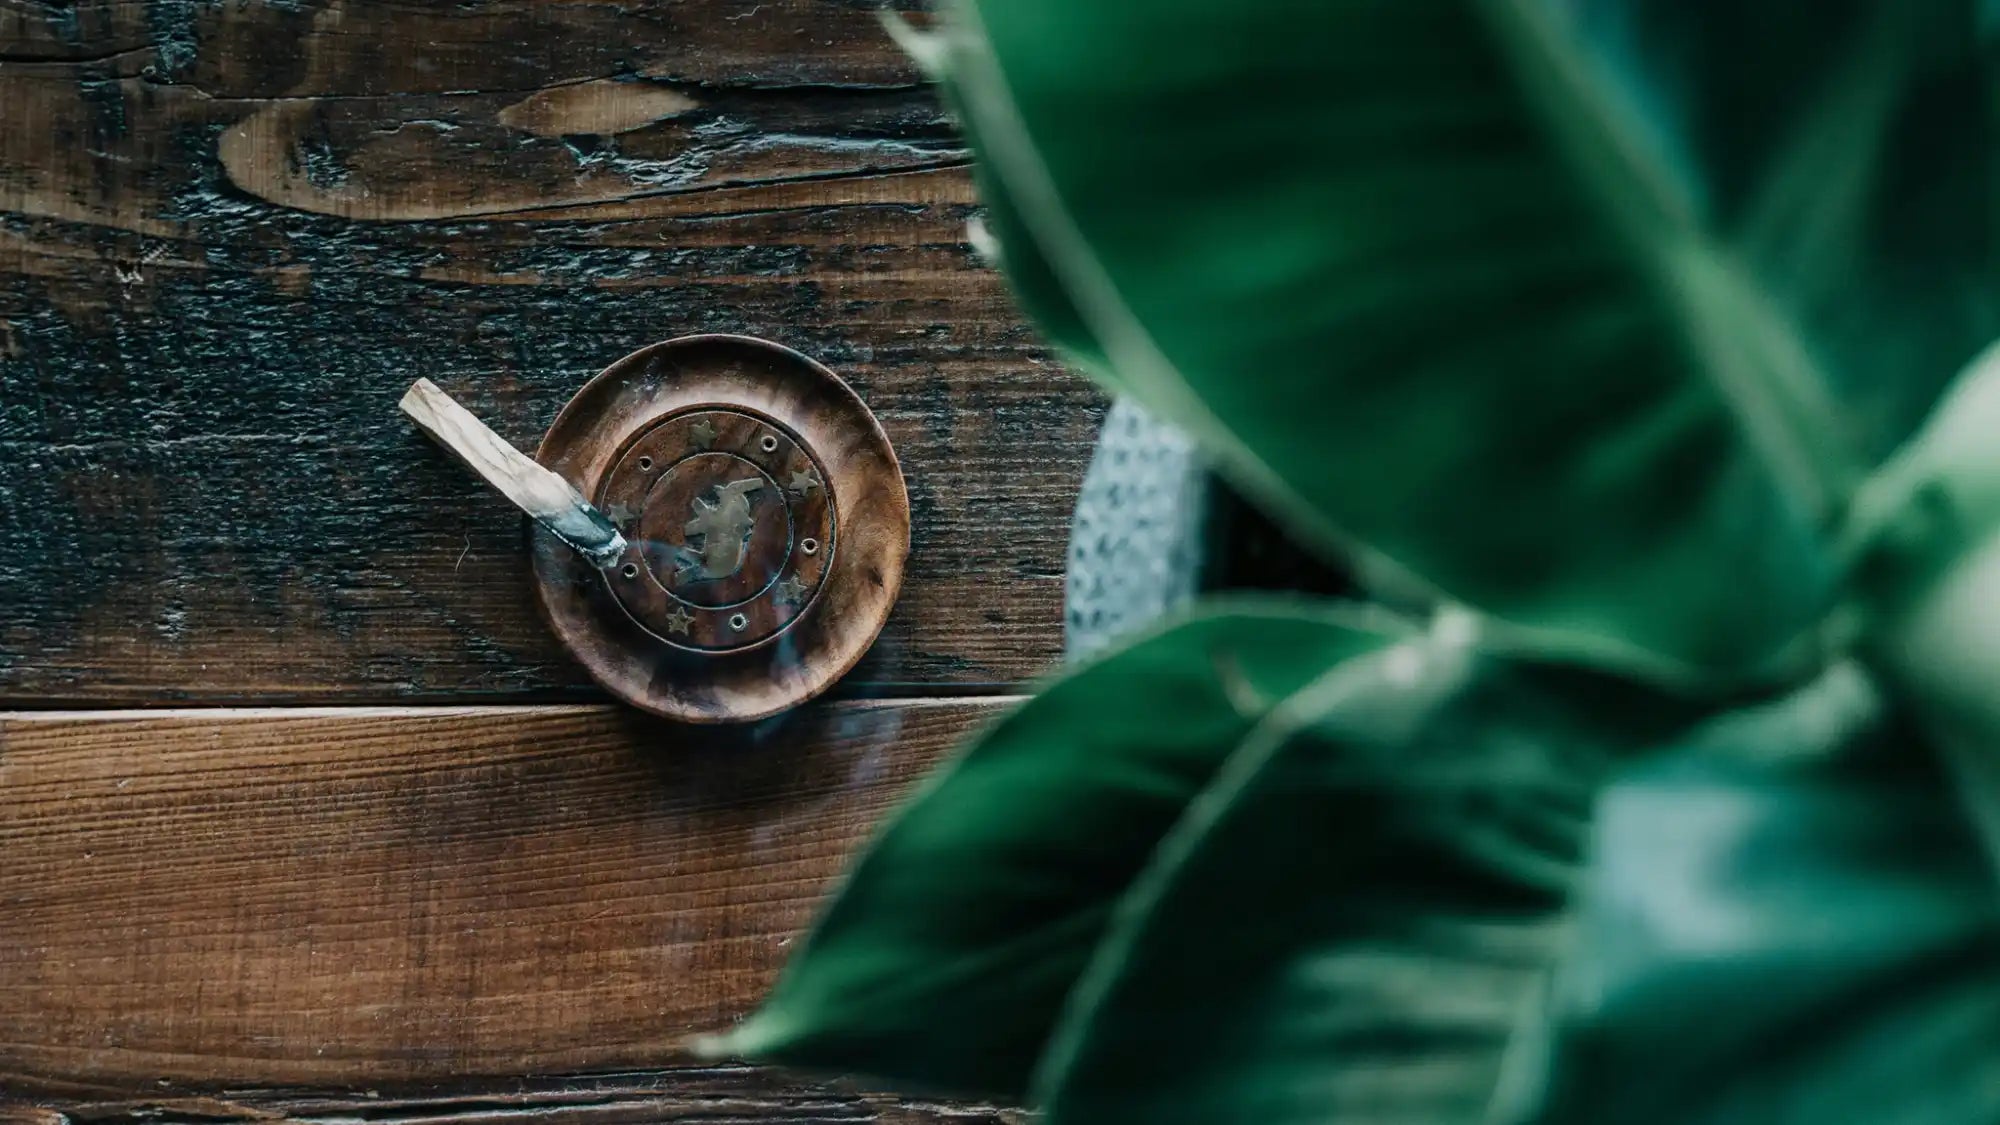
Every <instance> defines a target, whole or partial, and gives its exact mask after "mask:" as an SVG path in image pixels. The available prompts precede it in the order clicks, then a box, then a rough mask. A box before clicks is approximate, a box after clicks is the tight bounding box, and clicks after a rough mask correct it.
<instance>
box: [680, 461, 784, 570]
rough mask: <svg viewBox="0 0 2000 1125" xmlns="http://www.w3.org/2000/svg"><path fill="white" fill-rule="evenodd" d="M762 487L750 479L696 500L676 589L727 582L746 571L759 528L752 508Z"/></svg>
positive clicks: (761, 482)
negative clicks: (720, 580)
mask: <svg viewBox="0 0 2000 1125" xmlns="http://www.w3.org/2000/svg"><path fill="white" fill-rule="evenodd" d="M763 487H764V482H763V481H762V480H761V479H759V478H756V477H751V478H748V479H746V480H733V481H730V482H729V483H727V484H718V485H716V486H715V487H713V488H711V489H709V494H710V495H709V496H697V497H695V498H694V518H693V519H691V520H689V521H688V523H687V532H686V534H687V539H688V542H687V545H686V546H683V547H681V548H679V552H678V553H679V556H680V557H679V559H678V560H677V561H676V563H675V566H674V584H675V585H677V586H683V585H686V584H687V583H689V582H707V581H711V580H713V579H717V578H728V577H730V576H731V575H733V574H735V573H736V572H737V571H739V570H742V569H743V562H744V557H745V554H746V552H747V551H748V549H749V546H750V533H751V531H752V530H754V529H755V528H756V526H757V521H756V518H755V517H754V516H752V515H751V511H750V508H751V504H752V503H753V502H754V501H755V500H756V493H757V491H758V490H759V489H761V488H763ZM710 497H713V499H711V498H710ZM697 542H699V545H698V546H697V545H696V544H697Z"/></svg>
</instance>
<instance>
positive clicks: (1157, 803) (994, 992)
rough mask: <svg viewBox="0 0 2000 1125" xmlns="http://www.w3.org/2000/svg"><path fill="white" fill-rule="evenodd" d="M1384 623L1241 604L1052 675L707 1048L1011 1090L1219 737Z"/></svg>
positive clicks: (875, 851) (941, 787)
mask: <svg viewBox="0 0 2000 1125" xmlns="http://www.w3.org/2000/svg"><path fill="white" fill-rule="evenodd" d="M1399 631H1400V626H1399V625H1397V624H1396V623H1395V622H1394V621H1393V620H1392V619H1388V618H1386V617H1385V616H1384V615H1380V614H1375V613H1369V612H1366V611H1362V610H1358V609H1356V610H1347V609H1340V608H1327V609H1318V610H1309V609H1304V608H1300V607H1299V606H1298V605H1297V604H1296V603H1294V602H1289V601H1287V602H1284V603H1274V602H1270V601H1258V600H1243V601H1239V602H1236V603H1233V604H1224V605H1221V606H1218V607H1215V608H1210V609H1208V610H1205V611H1203V612H1201V613H1200V614H1198V615H1197V616H1195V617H1193V618H1191V619H1189V620H1186V621H1184V622H1182V623H1180V624H1178V625H1174V626H1171V627H1168V628H1166V629H1165V630H1163V631H1161V632H1159V633H1156V634H1154V635H1152V636H1149V637H1146V638H1144V639H1141V640H1138V641H1135V642H1133V643H1130V644H1129V645H1127V646H1126V647H1124V648H1123V649H1121V650H1119V651H1117V652H1115V653H1113V654H1112V655H1110V656H1107V657H1104V658H1101V659H1098V660H1096V661H1094V662H1092V663H1089V664H1087V665H1084V666H1082V667H1080V668H1078V669H1077V670H1075V671H1073V672H1072V673H1070V674H1069V675H1067V676H1065V677H1063V678H1062V679H1060V680H1058V681H1057V682H1055V683H1054V684H1052V685H1050V686H1049V687H1048V688H1047V689H1046V690H1045V691H1044V692H1043V693H1042V694H1041V695H1039V696H1038V697H1036V698H1035V699H1034V700H1032V701H1030V702H1028V703H1026V704H1025V705H1023V706H1022V707H1021V708H1020V709H1018V710H1016V711H1015V712H1013V713H1012V714H1011V715H1009V716H1008V717H1007V718H1005V719H1004V720H1002V721H1001V722H1000V723H999V724H998V725H996V726H995V727H994V728H993V729H992V730H990V731H988V732H987V733H986V734H985V736H984V737H982V738H981V739H979V740H978V741H977V742H975V743H974V744H973V745H972V746H971V748H970V749H968V750H967V751H966V752H965V754H964V755H963V756H962V757H961V758H959V759H958V760H957V761H956V762H954V763H953V764H952V765H951V766H949V767H948V768H946V769H945V770H943V771H942V772H941V773H939V774H938V775H937V776H936V777H935V778H933V779H932V780H931V781H930V782H929V783H928V784H927V785H926V786H925V788H924V789H923V790H922V792H920V793H919V794H918V795H917V796H916V797H915V798H914V799H913V800H912V801H911V802H910V804H909V805H908V806H907V807H906V808H904V809H903V811H902V812H901V813H900V814H898V815H897V816H896V817H895V818H894V819H893V820H892V821H891V822H890V824H889V826H888V828H887V829H886V831H884V833H883V834H882V836H881V837H880V838H879V839H878V840H877V841H876V842H875V843H874V845H873V847H872V848H870V849H869V851H868V852H867V854H866V855H865V856H864V858H863V859H862V860H861V861H860V863H859V864H858V865H857V866H856V867H855V869H854V871H853V873H852V874H851V875H850V876H849V877H848V880H847V883H846V885H845V886H844V887H843V888H842V889H841V890H840V892H839V893H838V895H837V896H836V897H835V898H834V900H833V902H832V904H831V906H830V907H829V908H828V909H827V911H826V913H825V915H824V916H823V917H822V918H821V919H820V921H819V924H818V926H817V927H816V928H815V930H814V931H813V933H812V934H811V936H810V937H809V938H808V939H807V941H806V943H805V945H804V947H803V949H802V950H801V951H800V952H799V953H797V954H796V955H794V957H793V959H792V961H791V963H790V964H789V965H788V966H787V968H786V971H785V973H784V975H783V976H782V977H780V979H779V981H778V984H777V986H776V988H775V990H774V991H773V992H772V994H771V996H770V998H769V1000H768V1001H767V1002H766V1004H765V1005H764V1007H763V1009H762V1010H760V1011H759V1012H758V1013H756V1014H755V1015H754V1016H752V1017H751V1018H750V1020H749V1021H747V1022H746V1023H745V1024H744V1025H742V1026H741V1027H740V1028H738V1029H737V1030H736V1031H734V1032H733V1033H731V1034H729V1035H727V1036H724V1037H722V1038H721V1039H719V1040H718V1041H716V1042H713V1043H711V1044H709V1045H708V1051H709V1052H710V1053H712V1054H743V1055H748V1056H752V1057H756V1058H760V1059H766V1060H769V1061H773V1062H779V1063H785V1064H789V1065H796V1066H807V1067H819V1068H826V1069H836V1070H842V1071H847V1072H851V1073H862V1074H869V1075H874V1076H878V1077H883V1078H888V1079H892V1080H895V1081H898V1082H902V1083H910V1084H917V1085H921V1086H926V1087H930V1088H934V1089H946V1090H953V1091H961V1092H968V1093H980V1094H986V1095H991V1096H997V1097H1004V1098H1015V1099H1018V1098H1019V1097H1021V1096H1022V1094H1023V1093H1024V1091H1025V1087H1026V1079H1027V1075H1028V1072H1029V1070H1030V1068H1031V1067H1032V1065H1033V1063H1034V1060H1035V1058H1036V1057H1037V1056H1038V1055H1039V1054H1040V1052H1041V1049H1042V1046H1043V1043H1044V1041H1045V1040H1046V1039H1047V1037H1048V1034H1049V1029H1050V1027H1051V1025H1052V1024H1053V1022H1054V1020H1055V1017H1056V1013H1057V1011H1058V1010H1059V1008H1060V1006H1061V1004H1062V1001H1063V997H1064V996H1065V995H1067V993H1068V992H1069V990H1070V987H1071V985H1072V983H1073V982H1074V980H1075V977H1076V975H1077V973H1078V972H1079V971H1080V970H1081V969H1082V967H1083V964H1084V962H1085V961H1086V959H1087V958H1088V956H1089V954H1090V951H1091V949H1092V948H1093V947H1094V946H1095V945H1096V944H1097V940H1098V938H1099V936H1100V935H1101V933H1102V931H1103V928H1104V925H1105V923H1106V920H1107V918H1108V917H1109V914H1110V911H1111V907H1112V904H1113V903H1114V902H1115V901H1116V900H1117V899H1118V897H1119V896H1120V895H1121V894H1122V893H1123V892H1124V891H1125V888H1126V887H1127V885H1128V884H1129V883H1130V882H1131V881H1132V879H1133V878H1134V876H1136V875H1137V873H1138V872H1139V870H1140V869H1141V868H1142V867H1143V866H1144V865H1145V863H1146V862H1147V859H1148V857H1150V856H1151V855H1152V852H1153V849H1154V848H1155V846H1157V844H1158V843H1159V840H1160V838H1161V837H1162V836H1163V835H1164V834H1165V833H1166V831H1167V829H1168V828H1169V826H1171V825H1172V824H1173V823H1174V822H1175V821H1176V820H1177V819H1178V818H1179V817H1180V816H1181V815H1182V813H1183V811H1184V810H1185V809H1186V807H1187V805H1188V803H1189V802H1190V801H1191V800H1192V799H1193V798H1194V796H1195V794H1196V793H1198V792H1199V791H1201V789H1202V788H1203V787H1204V786H1205V785H1207V784H1208V783H1209V781H1210V779H1211V778H1212V777H1213V776H1214V775H1215V772H1216V770H1217V769H1218V768H1219V767H1220V766H1221V764H1222V762H1223V761H1224V759H1225V758H1226V757H1227V756H1228V754H1229V752H1230V751H1231V749H1232V748H1233V747H1235V746H1236V745H1237V744H1238V743H1239V742H1241V741H1242V740H1243V739H1244V738H1245V736H1246V735H1247V734H1248V732H1249V731H1250V730H1252V729H1253V728H1254V727H1255V726H1256V725H1257V724H1258V723H1259V722H1260V721H1261V720H1262V719H1263V717H1264V716H1265V715H1266V714H1267V713H1268V712H1269V711H1270V710H1271V709H1272V708H1273V707H1275V706H1277V705H1279V703H1280V702H1281V701H1283V700H1284V699H1286V698H1288V697H1290V696H1291V695H1293V694H1294V693H1296V692H1297V691H1298V690H1299V689H1300V687H1301V686H1302V685H1304V684H1305V683H1306V682H1308V681H1310V680H1312V679H1313V678H1314V677H1315V676H1317V675H1318V674H1319V673H1320V672H1321V671H1322V670H1324V669H1326V668H1328V667H1331V666H1337V665H1340V664H1342V663H1344V662H1346V661H1348V660H1350V659H1352V658H1354V657H1356V656H1357V655H1358V654H1361V653H1366V652H1369V651H1371V650H1374V649H1377V648H1380V647H1382V646H1383V645H1386V644H1389V643H1390V642H1391V641H1392V640H1393V638H1394V636H1396V635H1397V634H1398V632H1399Z"/></svg>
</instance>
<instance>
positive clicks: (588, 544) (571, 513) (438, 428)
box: [402, 379, 625, 568]
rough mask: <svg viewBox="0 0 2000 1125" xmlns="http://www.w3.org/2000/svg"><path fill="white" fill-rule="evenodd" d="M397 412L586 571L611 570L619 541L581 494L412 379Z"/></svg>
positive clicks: (425, 382) (433, 388)
mask: <svg viewBox="0 0 2000 1125" xmlns="http://www.w3.org/2000/svg"><path fill="white" fill-rule="evenodd" d="M402 407H403V413H405V414H407V415H409V416H410V420H411V421H413V422H415V423H416V424H417V427H418V428H419V429H421V430H423V431H424V432H425V433H427V434H429V435H430V436H431V437H432V438H434V439H435V440H436V441H437V443H438V444H439V445H442V446H444V447H445V448H446V449H448V450H450V451H451V452H452V453H453V454H455V455H456V456H457V457H458V459H459V460H461V461H463V462H465V464H466V467H467V468H470V469H471V470H472V471H473V472H475V473H477V474H479V477H480V479H482V480H484V481H485V482H486V483H487V484H490V485H492V486H493V487H494V488H496V489H499V490H500V495H502V496H505V497H506V498H507V499H509V500H511V501H513V503H514V506H515V507H517V508H519V509H521V510H522V511H524V512H526V513H528V515H530V516H532V517H534V519H535V522H537V523H539V524H541V525H542V526H543V527H546V528H548V529H549V531H550V532H551V533H553V534H554V535H555V537H556V538H558V539H560V540H562V541H563V542H565V543H567V544H569V545H570V546H572V547H574V548H576V549H577V551H579V552H581V553H582V555H583V557H585V558H587V559H589V560H590V562H591V564H592V565H594V566H597V567H599V568H603V567H608V566H611V565H613V564H615V563H616V562H617V561H618V558H619V556H621V555H623V554H624V553H625V537H624V536H623V535H621V534H619V532H618V528H617V527H616V526H615V525H613V524H612V522H611V520H610V519H608V518H607V517H606V516H605V514H604V513H603V512H600V511H598V510H597V507H596V506H595V505H593V504H592V503H591V502H590V501H588V500H586V499H584V498H583V493H581V492H578V491H577V490H576V488H575V486H573V485H571V484H570V483H569V482H568V481H566V480H564V479H563V478H562V477H560V476H558V475H556V474H555V473H553V472H550V471H549V470H548V469H545V468H543V467H542V466H540V465H538V464H536V463H535V460H534V459H533V458H532V457H529V456H528V455H527V454H525V453H522V452H521V451H520V450H518V449H515V448H514V447H513V446H512V445H509V444H508V443H507V440H506V439H505V438H502V437H501V436H500V435H499V434H496V433H494V432H493V431H492V430H490V429H488V428H487V426H486V423H484V422H481V421H480V420H479V419H477V418H474V417H473V416H472V414H471V412H470V411H468V410H466V409H465V407H463V406H460V405H459V404H458V402H457V401H456V400H455V399H453V398H452V397H451V396H450V395H448V394H446V393H444V391H442V390H440V389H439V388H438V385H437V384H436V383H433V382H431V381H430V380H429V379H418V380H417V381H416V382H414V383H412V384H410V389H409V390H407V391H405V392H403V402H402Z"/></svg>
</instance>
